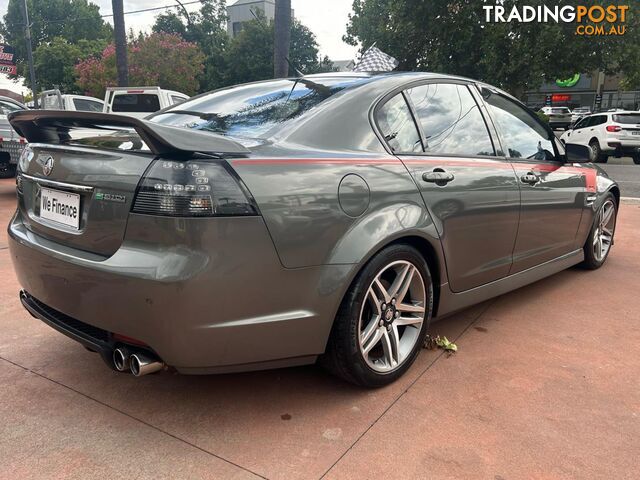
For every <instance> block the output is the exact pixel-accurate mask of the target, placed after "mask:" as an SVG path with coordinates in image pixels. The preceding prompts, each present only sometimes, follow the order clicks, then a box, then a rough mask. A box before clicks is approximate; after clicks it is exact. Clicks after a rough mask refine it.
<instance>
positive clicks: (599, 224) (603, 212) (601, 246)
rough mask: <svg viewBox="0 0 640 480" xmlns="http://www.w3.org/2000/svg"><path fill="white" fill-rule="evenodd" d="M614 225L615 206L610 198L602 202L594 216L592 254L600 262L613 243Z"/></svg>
mask: <svg viewBox="0 0 640 480" xmlns="http://www.w3.org/2000/svg"><path fill="white" fill-rule="evenodd" d="M615 226H616V206H615V204H614V203H613V201H612V200H611V199H607V201H605V202H604V204H603V205H602V207H600V210H598V214H597V217H596V223H595V228H596V230H595V232H594V234H593V255H594V257H595V259H596V260H597V261H598V262H602V261H603V260H604V259H605V258H606V257H607V254H608V253H609V249H610V248H611V245H612V243H613V232H614V230H615Z"/></svg>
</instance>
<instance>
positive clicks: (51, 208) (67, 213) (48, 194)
mask: <svg viewBox="0 0 640 480" xmlns="http://www.w3.org/2000/svg"><path fill="white" fill-rule="evenodd" d="M40 218H46V219H47V220H52V221H54V222H58V223H62V224H63V225H67V226H68V227H73V228H75V229H76V230H78V229H79V228H80V195H78V194H76V193H69V192H61V191H60V190H52V189H51V188H44V187H40Z"/></svg>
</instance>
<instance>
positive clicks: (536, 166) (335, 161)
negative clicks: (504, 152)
mask: <svg viewBox="0 0 640 480" xmlns="http://www.w3.org/2000/svg"><path fill="white" fill-rule="evenodd" d="M230 161H231V163H233V164H234V165H291V164H298V165H299V164H309V165H313V164H329V165H400V160H399V159H397V158H392V157H387V158H348V157H342V158H330V157H317V158H235V159H231V160H230ZM402 162H403V163H404V164H406V165H422V164H437V165H442V166H451V167H480V168H481V167H491V168H502V169H511V168H512V167H511V166H512V165H513V167H514V168H515V169H516V171H517V172H519V171H521V170H527V171H530V170H533V171H536V170H537V171H540V172H555V171H560V172H559V173H574V174H578V175H582V176H583V177H585V189H586V191H587V192H596V179H597V173H596V171H595V170H594V169H592V168H588V167H575V166H564V165H561V166H558V165H548V164H540V163H520V162H513V163H509V162H505V161H501V160H489V159H487V160H485V159H477V160H465V159H457V158H435V157H428V158H427V157H424V158H415V157H414V158H404V159H402Z"/></svg>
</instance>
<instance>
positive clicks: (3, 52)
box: [0, 43, 16, 75]
mask: <svg viewBox="0 0 640 480" xmlns="http://www.w3.org/2000/svg"><path fill="white" fill-rule="evenodd" d="M14 57H15V52H14V50H13V47H11V46H10V45H5V44H2V43H0V73H5V74H9V75H15V74H16V64H15V61H14Z"/></svg>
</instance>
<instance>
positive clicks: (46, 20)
mask: <svg viewBox="0 0 640 480" xmlns="http://www.w3.org/2000/svg"><path fill="white" fill-rule="evenodd" d="M22 1H23V0H9V3H8V6H7V13H6V14H5V16H4V21H3V22H2V23H0V33H1V34H2V36H3V37H4V40H5V42H6V43H8V44H9V45H12V46H13V47H14V48H15V50H16V64H17V67H18V74H19V75H22V76H24V75H25V74H26V72H27V69H28V66H27V64H26V63H27V62H26V58H27V54H26V43H25V39H24V17H23V14H22ZM27 6H28V8H29V20H30V21H31V23H32V25H31V43H32V47H33V50H34V55H37V50H38V48H40V46H41V45H49V44H50V42H53V40H54V39H55V38H56V37H60V38H62V39H64V40H66V41H67V42H68V43H69V44H76V43H78V42H80V41H81V40H89V41H95V40H107V39H110V38H111V35H112V33H111V27H110V26H109V25H108V24H107V23H106V22H105V21H104V20H103V19H102V17H101V16H100V11H99V7H98V5H96V4H94V3H91V2H89V1H87V0H27ZM57 46H58V47H59V46H60V44H59V43H58V45H57ZM40 80H41V79H40V78H38V81H40ZM42 80H44V81H45V83H48V80H47V79H42Z"/></svg>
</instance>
